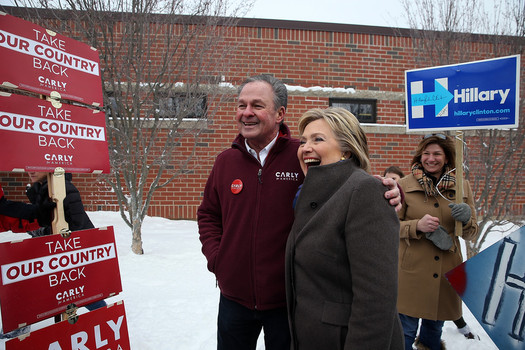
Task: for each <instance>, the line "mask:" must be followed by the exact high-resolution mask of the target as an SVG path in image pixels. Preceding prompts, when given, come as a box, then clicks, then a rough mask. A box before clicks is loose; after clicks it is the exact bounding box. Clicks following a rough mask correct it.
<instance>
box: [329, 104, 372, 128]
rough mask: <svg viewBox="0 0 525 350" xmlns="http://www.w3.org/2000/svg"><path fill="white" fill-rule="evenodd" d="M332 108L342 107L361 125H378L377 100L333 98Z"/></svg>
mask: <svg viewBox="0 0 525 350" xmlns="http://www.w3.org/2000/svg"><path fill="white" fill-rule="evenodd" d="M329 104H330V106H331V107H341V108H344V109H347V110H349V111H350V112H351V113H352V114H353V115H355V116H356V118H357V120H359V122H360V123H376V122H377V115H376V100H365V99H345V98H331V99H330V100H329Z"/></svg>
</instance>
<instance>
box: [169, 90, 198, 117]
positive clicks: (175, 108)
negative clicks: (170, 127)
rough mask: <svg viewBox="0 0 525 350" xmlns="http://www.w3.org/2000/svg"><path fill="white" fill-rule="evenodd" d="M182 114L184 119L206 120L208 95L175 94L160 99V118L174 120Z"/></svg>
mask: <svg viewBox="0 0 525 350" xmlns="http://www.w3.org/2000/svg"><path fill="white" fill-rule="evenodd" d="M181 114H182V118H190V119H203V118H206V95H188V94H184V93H179V94H174V95H171V96H168V97H160V98H159V116H160V117H161V118H173V117H177V116H179V115H181Z"/></svg>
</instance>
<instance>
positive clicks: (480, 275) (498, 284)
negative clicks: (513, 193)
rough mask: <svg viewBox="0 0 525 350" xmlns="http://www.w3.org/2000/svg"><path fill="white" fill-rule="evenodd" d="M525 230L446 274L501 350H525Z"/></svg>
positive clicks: (513, 233)
mask: <svg viewBox="0 0 525 350" xmlns="http://www.w3.org/2000/svg"><path fill="white" fill-rule="evenodd" d="M524 240H525V226H524V227H521V228H520V229H518V230H517V231H514V232H512V233H511V234H509V235H508V236H507V237H505V238H503V239H502V240H500V241H499V242H496V243H494V244H493V245H491V246H490V247H488V248H487V249H485V250H483V251H482V252H481V253H479V254H477V255H476V256H474V257H472V258H470V259H468V260H467V261H465V262H464V263H463V264H461V265H459V266H458V267H456V268H454V269H453V270H451V271H449V272H448V273H447V274H446V277H447V279H448V281H449V282H450V284H451V285H452V287H454V289H455V290H456V291H457V292H458V294H459V295H460V296H461V298H462V299H463V301H464V302H465V304H466V305H467V306H468V308H469V310H470V311H471V312H472V314H473V315H474V316H475V317H476V319H477V320H478V321H479V323H480V324H481V325H482V326H483V328H484V329H485V331H486V332H487V334H488V335H489V336H490V338H491V339H492V340H493V341H494V343H495V344H496V345H497V346H498V348H499V349H525V244H521V242H523V241H524Z"/></svg>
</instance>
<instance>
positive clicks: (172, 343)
mask: <svg viewBox="0 0 525 350" xmlns="http://www.w3.org/2000/svg"><path fill="white" fill-rule="evenodd" d="M88 214H89V216H90V218H91V220H92V221H93V223H94V224H95V227H105V226H113V228H114V231H115V240H116V243H117V252H118V256H119V265H120V274H121V280H122V289H123V292H122V293H121V294H120V295H118V296H115V297H112V298H110V299H108V300H107V301H108V303H112V302H115V301H118V300H124V304H125V308H126V317H127V321H128V330H129V334H130V342H131V348H132V349H133V350H149V349H155V350H164V349H166V350H211V349H215V348H216V324H217V307H218V302H219V289H218V288H216V284H215V278H214V276H213V275H212V274H211V273H210V272H208V270H207V269H206V259H205V258H204V256H203V255H202V253H201V245H200V242H199V238H198V233H197V232H198V231H197V223H196V222H195V221H187V220H168V219H164V218H158V217H147V218H146V219H145V221H144V225H143V227H142V240H143V247H144V251H145V254H144V255H141V256H139V255H135V254H133V253H132V252H131V248H130V246H131V232H130V230H129V228H128V227H127V226H126V225H125V224H124V222H123V221H122V219H121V218H120V214H119V213H116V212H89V213H88ZM515 229H517V227H511V226H508V227H503V228H502V231H503V233H496V234H494V235H493V236H491V237H490V239H489V242H487V246H489V245H490V244H492V243H494V242H496V241H498V240H499V239H501V238H502V237H504V236H505V235H506V234H508V233H510V232H513V231H514V230H515ZM23 237H29V236H28V235H26V234H13V233H11V232H6V233H0V242H6V241H10V240H13V239H21V238H23ZM463 316H464V318H465V320H466V321H467V323H468V324H469V326H470V327H471V328H472V330H473V331H474V333H476V334H478V335H479V336H480V338H481V339H480V340H479V341H477V340H467V339H466V338H465V337H464V336H463V335H461V334H459V333H458V332H457V330H456V326H455V325H454V323H453V322H448V321H447V322H445V326H444V328H443V339H444V341H445V343H446V346H447V349H449V350H454V349H462V350H463V349H465V350H492V349H497V347H496V346H495V345H494V343H493V342H492V341H491V340H490V338H489V337H488V335H487V334H486V333H485V331H484V329H483V328H482V327H481V325H480V324H479V323H478V322H477V321H476V319H475V318H474V317H473V316H472V314H471V313H470V312H469V310H468V309H467V307H466V306H464V311H463ZM49 324H51V321H43V322H40V323H38V324H36V325H33V329H39V328H42V327H44V326H47V325H49ZM260 338H262V337H260ZM2 349H5V348H4V342H2V341H0V350H2ZM263 349H264V343H263V341H262V339H259V343H258V346H257V350H263Z"/></svg>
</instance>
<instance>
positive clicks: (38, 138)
mask: <svg viewBox="0 0 525 350" xmlns="http://www.w3.org/2000/svg"><path fill="white" fill-rule="evenodd" d="M58 106H59V108H57V107H55V106H54V104H52V103H51V102H48V101H46V100H41V99H38V98H34V97H28V96H23V95H15V94H10V95H9V94H8V95H3V94H0V145H1V149H2V152H1V154H0V171H24V170H25V171H44V172H53V171H54V170H55V168H56V167H61V168H64V170H65V171H66V172H76V173H101V172H103V173H109V170H110V166H109V153H108V144H107V139H106V117H105V115H104V113H103V112H98V111H96V110H92V109H89V108H83V107H78V106H74V105H70V104H65V103H62V104H59V105H58Z"/></svg>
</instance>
